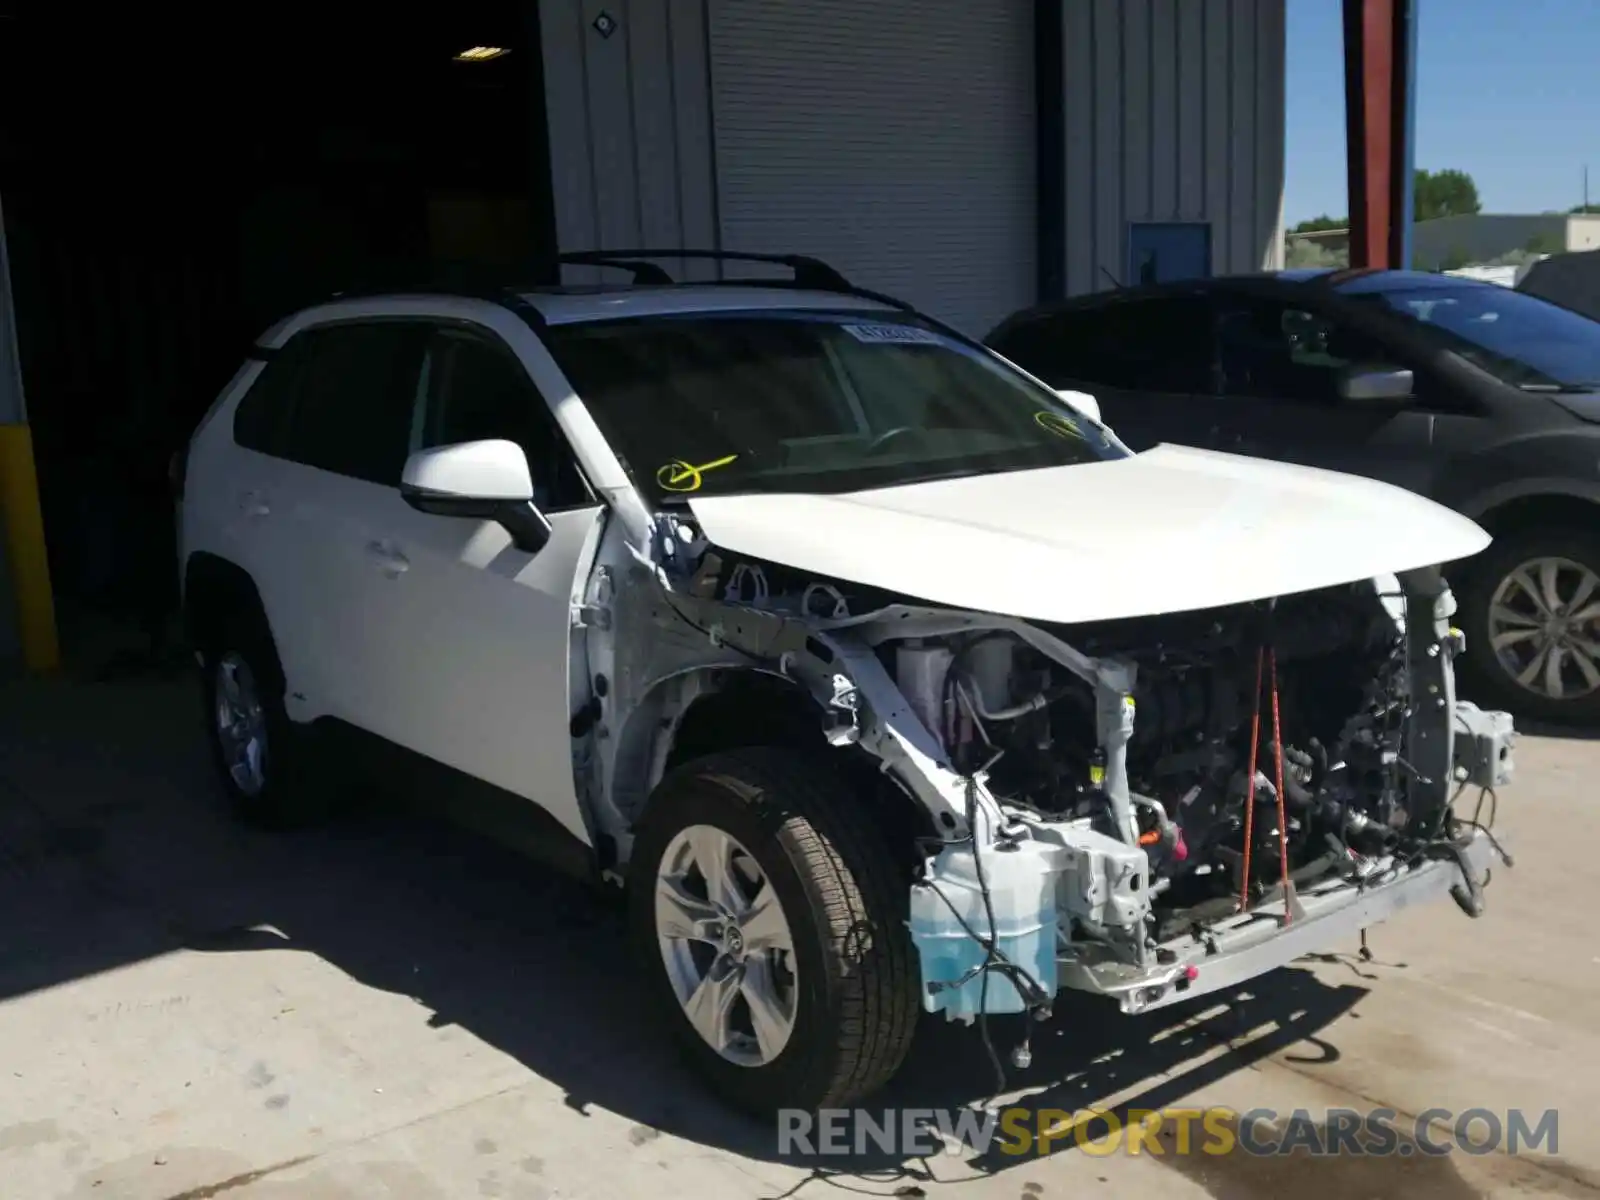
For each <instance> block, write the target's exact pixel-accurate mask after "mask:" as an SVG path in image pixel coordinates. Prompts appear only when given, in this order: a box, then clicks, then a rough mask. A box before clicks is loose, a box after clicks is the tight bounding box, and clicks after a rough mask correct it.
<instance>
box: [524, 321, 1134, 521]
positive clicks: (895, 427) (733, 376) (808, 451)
mask: <svg viewBox="0 0 1600 1200" xmlns="http://www.w3.org/2000/svg"><path fill="white" fill-rule="evenodd" d="M543 336H544V339H545V342H546V344H547V345H548V346H549V347H550V352H551V354H552V355H554V357H555V359H556V362H557V363H558V364H559V365H560V367H561V369H562V371H563V372H565V374H566V376H567V379H568V380H569V381H570V382H571V383H572V386H573V388H574V389H575V390H576V392H577V394H578V395H579V396H580V397H581V398H582V399H583V402H584V404H585V406H586V407H587V408H588V409H589V412H590V413H591V415H592V416H593V417H594V420H595V423H596V424H598V425H599V426H600V429H601V431H602V432H603V433H604V434H605V435H606V437H607V439H608V440H609V441H610V442H611V445H612V448H613V449H614V450H615V451H616V453H617V455H618V457H619V458H621V459H622V463H623V466H624V468H626V470H627V471H628V473H629V475H630V476H631V477H632V479H633V480H634V483H635V485H636V486H637V487H639V488H640V490H641V491H642V492H644V493H645V495H646V496H648V497H650V498H651V499H652V500H653V501H654V502H655V503H663V502H671V501H673V500H682V499H684V498H685V497H686V496H688V495H701V496H707V495H727V494H730V493H735V492H756V491H759V492H845V491H857V490H861V489H865V488H876V487H886V486H890V485H893V484H902V483H914V482H921V481H925V480H931V479H948V478H952V477H956V476H962V475H978V474H984V473H988V472H995V471H1018V470H1025V469H1028V468H1034V467H1053V466H1061V465H1064V464H1073V463H1087V462H1096V461H1100V460H1103V459H1111V458H1122V457H1125V456H1126V454H1127V451H1126V450H1124V449H1122V448H1121V447H1120V446H1119V445H1118V444H1117V443H1116V442H1114V441H1112V440H1111V439H1110V438H1108V437H1107V436H1106V434H1105V433H1104V432H1103V431H1102V430H1101V429H1100V428H1099V427H1098V426H1096V425H1095V424H1094V423H1093V422H1091V421H1089V420H1086V419H1085V418H1084V417H1082V416H1081V415H1080V414H1078V413H1077V412H1076V411H1075V410H1074V409H1072V408H1070V407H1068V406H1067V405H1066V404H1065V403H1064V402H1062V401H1061V400H1060V399H1059V398H1058V397H1057V396H1056V395H1055V393H1053V392H1051V391H1049V390H1048V389H1045V388H1043V387H1040V386H1039V385H1038V384H1035V383H1033V382H1032V381H1031V380H1029V379H1027V378H1026V377H1024V376H1022V375H1020V374H1018V373H1017V372H1015V371H1013V370H1011V369H1010V368H1008V367H1006V366H1005V365H1004V364H1002V363H999V362H997V361H995V360H994V359H993V358H991V357H989V356H988V355H987V354H985V353H984V352H983V351H981V350H978V349H974V348H971V347H968V346H966V345H964V344H962V343H961V342H959V341H957V340H955V339H954V338H949V337H946V336H945V335H944V334H941V333H938V332H936V331H934V330H932V329H930V328H928V327H927V326H925V325H923V324H921V323H919V322H917V321H916V320H915V319H914V318H902V317H900V316H898V315H894V316H881V315H879V314H876V313H872V314H866V313H859V312H858V313H819V312H760V313H752V314H723V313H718V314H716V315H712V316H708V315H706V314H703V313H698V314H691V315H687V316H658V317H650V318H648V319H642V320H630V321H596V322H585V323H581V324H572V325H559V326H556V327H555V328H552V329H549V330H545V331H544V332H543Z"/></svg>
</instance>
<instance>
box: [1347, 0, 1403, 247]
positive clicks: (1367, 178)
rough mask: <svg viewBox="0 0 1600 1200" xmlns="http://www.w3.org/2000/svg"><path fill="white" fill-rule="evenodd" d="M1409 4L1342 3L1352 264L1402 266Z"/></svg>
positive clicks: (1396, 0) (1389, 0) (1395, 0)
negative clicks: (1405, 35) (1405, 34)
mask: <svg viewBox="0 0 1600 1200" xmlns="http://www.w3.org/2000/svg"><path fill="white" fill-rule="evenodd" d="M1409 9H1410V5H1409V4H1408V3H1406V0H1344V96H1345V133H1346V141H1347V145H1348V154H1349V164H1348V170H1349V180H1350V265H1351V266H1352V267H1394V266H1399V265H1400V254H1401V251H1400V247H1401V244H1402V240H1403V239H1402V237H1401V236H1400V235H1401V234H1402V233H1403V229H1402V227H1401V222H1402V221H1403V219H1404V215H1403V214H1404V208H1405V205H1404V204H1403V198H1404V196H1405V192H1404V191H1403V190H1402V189H1403V188H1409V187H1410V182H1411V181H1410V180H1409V178H1407V176H1408V175H1409V169H1408V168H1407V166H1406V158H1407V157H1408V156H1407V155H1406V142H1407V133H1408V126H1409V120H1408V118H1409V112H1408V109H1407V93H1408V90H1409V88H1408V84H1409V83H1410V80H1409V79H1408V78H1407V76H1408V73H1409V72H1408V70H1407V68H1408V67H1409V65H1410V64H1409V62H1408V59H1407V56H1406V54H1405V52H1404V49H1403V47H1404V46H1405V43H1404V42H1403V41H1401V40H1400V38H1399V37H1398V35H1399V34H1401V33H1403V31H1404V29H1405V23H1406V21H1407V18H1408V16H1409Z"/></svg>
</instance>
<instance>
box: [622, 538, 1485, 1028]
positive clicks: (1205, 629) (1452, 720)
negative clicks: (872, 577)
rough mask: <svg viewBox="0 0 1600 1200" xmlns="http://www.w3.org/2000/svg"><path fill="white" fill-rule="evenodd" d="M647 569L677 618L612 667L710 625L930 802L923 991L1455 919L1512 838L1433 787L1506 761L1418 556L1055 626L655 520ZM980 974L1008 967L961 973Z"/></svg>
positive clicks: (1027, 984) (1137, 987) (1049, 985)
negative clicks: (876, 583) (1301, 934)
mask: <svg viewBox="0 0 1600 1200" xmlns="http://www.w3.org/2000/svg"><path fill="white" fill-rule="evenodd" d="M648 565H649V566H650V568H651V569H652V570H653V572H654V573H655V574H656V577H657V582H659V583H661V584H662V585H663V594H662V599H663V600H664V601H665V603H664V605H658V606H656V607H655V609H654V611H653V619H654V621H655V622H656V624H658V625H660V626H663V627H667V628H670V629H671V630H672V631H673V634H674V637H675V638H680V637H681V638H683V639H685V641H684V642H683V643H677V642H671V643H670V644H669V643H658V644H657V645H656V646H655V647H654V648H653V650H652V651H651V653H652V662H651V665H650V666H649V667H648V668H645V669H643V670H641V671H638V672H634V673H635V674H638V675H641V676H645V677H657V678H661V677H670V678H674V679H689V678H691V676H690V675H689V674H688V673H686V672H685V671H684V669H683V667H682V665H681V662H682V661H684V660H685V654H686V651H684V650H681V649H676V648H674V647H675V646H678V645H686V644H688V643H693V644H698V645H699V646H702V647H704V646H706V645H707V644H708V643H709V645H710V646H712V647H714V648H715V649H716V650H717V652H718V653H719V654H720V655H721V657H722V658H723V660H724V661H726V662H728V663H729V664H731V665H735V666H741V665H742V666H748V667H753V668H756V669H760V670H764V671H769V672H772V673H775V674H776V675H779V676H781V677H783V678H785V679H789V680H793V681H795V682H797V683H799V684H800V685H802V686H803V687H804V688H805V689H806V690H807V691H808V692H809V693H810V694H811V696H812V698H813V700H814V701H815V703H816V705H817V709H818V711H819V713H820V716H821V723H822V726H823V732H824V734H825V735H826V738H827V741H828V742H829V743H831V744H832V745H834V746H836V747H853V748H855V749H856V750H857V751H861V750H864V751H866V752H867V753H869V754H871V755H872V756H874V757H875V758H876V759H878V760H879V761H878V766H879V769H880V770H881V771H882V773H883V774H884V775H886V776H887V777H889V778H890V779H892V780H893V781H894V782H895V783H896V784H897V785H898V786H900V787H901V788H902V789H903V790H904V791H905V792H906V793H908V794H909V795H910V796H912V797H913V799H914V800H915V801H916V802H917V803H919V804H920V805H921V806H922V807H923V808H924V809H925V810H926V811H927V812H928V814H929V815H930V817H931V818H932V819H933V824H934V826H935V827H936V829H937V830H938V836H937V838H935V839H933V840H932V841H931V842H930V844H928V845H926V846H924V850H925V852H926V853H927V856H928V857H927V859H926V864H925V868H924V870H923V872H922V876H921V878H920V879H919V881H918V882H917V884H916V885H915V886H914V894H913V914H912V927H913V936H914V938H922V939H923V940H922V941H921V942H919V950H920V951H921V952H922V955H923V967H924V975H925V983H926V984H927V986H928V996H927V997H926V998H925V1002H926V1007H928V1008H929V1009H930V1010H938V1009H941V1008H942V1009H944V1010H945V1011H946V1013H947V1015H951V1016H958V1017H963V1018H970V1017H971V1016H972V1015H973V1014H974V1013H975V1012H976V1013H983V1012H996V1011H1023V1010H1029V1009H1032V1010H1040V1009H1043V1008H1044V1007H1046V1006H1047V1005H1048V1001H1049V997H1050V996H1051V995H1053V994H1054V992H1055V990H1056V989H1057V987H1059V986H1063V985H1065V986H1074V987H1081V988H1086V989H1088V990H1093V991H1100V992H1104V993H1107V994H1112V995H1116V996H1118V997H1119V998H1120V999H1121V1001H1122V1004H1123V1007H1124V1008H1125V1009H1126V1010H1128V1011H1136V1010H1138V1009H1141V1008H1144V1007H1149V1006H1153V1005H1157V1004H1164V1003H1169V1002H1172V1001H1173V1000H1175V999H1177V998H1178V997H1179V995H1180V994H1182V993H1184V992H1186V991H1189V990H1190V987H1189V985H1190V984H1192V983H1193V982H1194V980H1195V978H1196V975H1197V972H1198V970H1199V969H1200V968H1199V967H1197V966H1196V965H1195V964H1196V962H1205V963H1206V964H1207V966H1206V968H1205V969H1206V970H1208V971H1210V972H1211V973H1212V975H1213V976H1214V977H1215V980H1221V981H1225V980H1227V979H1232V978H1244V977H1248V976H1249V975H1250V974H1259V973H1260V971H1261V970H1266V969H1271V967H1272V966H1276V965H1281V962H1282V961H1288V958H1292V957H1294V954H1295V953H1296V951H1294V950H1293V948H1292V945H1291V942H1292V939H1289V938H1288V937H1287V933H1288V930H1287V927H1288V926H1289V925H1291V924H1292V923H1294V922H1297V921H1298V922H1300V923H1301V925H1303V926H1307V927H1308V928H1309V927H1314V926H1316V925H1317V924H1318V922H1321V926H1322V929H1323V933H1324V936H1332V935H1333V930H1334V928H1335V925H1336V923H1337V922H1336V921H1334V920H1333V919H1332V918H1333V917H1334V916H1338V915H1339V914H1341V913H1342V914H1343V917H1342V918H1341V919H1343V920H1344V921H1345V922H1346V924H1348V923H1349V922H1351V921H1359V922H1360V923H1359V924H1358V925H1355V926H1352V927H1351V929H1365V927H1366V924H1367V923H1370V921H1375V920H1381V919H1383V917H1384V916H1386V915H1387V914H1388V912H1389V911H1391V910H1392V909H1393V908H1395V907H1399V906H1401V905H1403V904H1404V903H1409V902H1411V900H1412V899H1415V898H1417V896H1419V895H1421V894H1422V891H1423V890H1427V891H1428V894H1430V895H1431V894H1432V893H1433V892H1439V893H1440V894H1442V893H1443V891H1445V890H1448V891H1449V893H1450V894H1451V895H1453V896H1454V897H1455V899H1456V901H1457V903H1458V904H1459V905H1460V906H1461V907H1462V908H1463V909H1465V910H1467V911H1468V912H1469V913H1471V914H1472V915H1477V913H1478V911H1480V910H1481V906H1482V893H1481V886H1482V883H1483V882H1484V881H1486V875H1487V873H1486V870H1485V869H1484V868H1483V865H1482V864H1483V861H1484V860H1485V856H1486V855H1487V853H1488V850H1487V849H1486V847H1485V846H1484V844H1483V843H1484V842H1485V841H1488V842H1490V843H1493V845H1494V848H1495V850H1496V851H1498V852H1500V853H1501V855H1502V857H1503V858H1505V861H1507V862H1508V863H1509V861H1510V860H1509V856H1505V855H1504V852H1503V851H1500V848H1499V845H1498V843H1495V842H1493V835H1492V834H1491V833H1489V831H1488V829H1487V827H1486V824H1485V823H1483V822H1480V821H1479V820H1478V819H1477V818H1476V817H1471V818H1465V819H1463V818H1461V817H1460V816H1458V815H1457V814H1456V813H1455V812H1454V810H1453V809H1452V803H1453V801H1454V800H1455V798H1456V797H1457V796H1458V795H1459V794H1460V790H1461V789H1464V788H1465V787H1467V786H1471V785H1475V786H1476V787H1478V788H1480V789H1492V788H1493V787H1495V786H1496V785H1497V784H1501V783H1504V782H1506V781H1507V780H1508V779H1509V777H1510V773H1511V759H1510V748H1511V742H1512V737H1513V734H1512V730H1511V724H1510V719H1509V717H1507V716H1506V714H1503V713H1484V712H1481V711H1479V710H1478V709H1476V708H1475V707H1474V706H1472V705H1470V704H1466V703H1458V702H1457V701H1456V700H1455V697H1454V689H1453V675H1452V670H1451V660H1452V659H1453V657H1454V655H1455V654H1456V653H1457V652H1458V651H1459V649H1460V643H1461V638H1460V634H1459V633H1458V632H1457V631H1455V630H1454V629H1452V628H1451V627H1450V625H1449V620H1448V618H1449V615H1450V613H1451V611H1452V610H1453V600H1452V599H1451V597H1450V593H1449V591H1448V588H1447V587H1445V585H1444V582H1443V579H1442V577H1441V576H1440V574H1439V572H1438V571H1437V570H1433V569H1429V570H1425V571H1415V572H1409V573H1407V574H1406V575H1404V576H1399V577H1397V576H1394V575H1390V576H1380V577H1377V578H1374V579H1368V580H1362V581H1358V582H1353V583H1349V584H1344V585H1340V586H1337V587H1332V588H1323V589H1319V590H1315V591H1310V592H1305V593H1301V594H1297V595H1291V596H1284V597H1278V598H1270V599H1264V600H1256V601H1251V602H1247V603H1241V604H1235V605H1229V606H1226V607H1221V608H1213V609H1205V610H1196V611H1188V612H1176V613H1169V614H1165V615H1155V616H1148V617H1136V618H1129V619H1120V620H1113V621H1105V622H1098V623H1084V624H1075V625H1055V626H1052V625H1048V624H1045V623H1041V622H1037V621H1035V622H1025V621H1022V620H1019V619H1013V618H1008V617H1004V616H1000V615H996V614H987V613H970V612H963V611H958V610H951V609H944V608H940V607H937V606H933V605H927V604H923V603H920V602H917V601H914V600H910V599H908V598H906V597H903V596H898V595H894V594H891V593H883V592H880V591H876V590H874V589H869V588H865V587H859V586H854V585H851V584H849V583H847V582H844V581H840V580H833V579H827V580H822V579H816V578H813V577H810V576H809V575H807V574H806V573H802V572H797V571H793V570H791V569H789V568H786V567H783V566H781V565H778V564H774V563H771V562H763V561H755V560H750V559H746V558H741V557H736V556H732V555H725V554H723V553H722V552H720V551H719V550H717V549H716V548H715V547H712V546H709V545H708V544H707V543H705V542H704V541H703V540H702V539H700V538H699V536H698V533H697V531H696V530H695V529H694V527H693V526H692V525H689V524H688V523H686V522H682V521H679V520H677V519H675V518H664V519H663V523H662V526H661V528H660V529H659V530H658V543H657V546H656V553H655V556H654V558H653V560H652V561H651V562H650V563H649V564H648ZM620 594H622V595H628V594H637V593H634V592H633V590H632V589H621V592H620ZM664 647H665V648H664ZM675 660H676V662H677V665H674V661H675ZM663 668H666V670H663ZM617 670H618V678H619V680H621V679H625V678H626V677H627V676H628V675H629V674H630V672H629V671H628V670H626V669H624V668H622V667H620V666H619V667H618V669H617ZM674 672H675V673H674ZM700 686H707V687H715V686H719V685H717V684H715V683H706V684H703V685H702V684H695V685H694V687H696V688H697V687H700ZM695 694H696V693H695V692H694V690H693V688H689V689H688V690H685V691H683V692H682V693H681V696H682V698H683V699H682V702H683V703H684V704H685V705H686V704H688V703H691V702H692V700H693V698H694V695H695ZM613 700H615V701H618V702H621V703H626V702H627V697H625V696H624V697H613ZM674 703H675V702H672V701H667V702H663V707H662V708H661V709H659V710H655V709H652V710H650V712H649V713H648V720H649V723H650V724H651V727H652V728H658V729H662V730H667V731H670V730H671V728H672V726H673V721H674V716H673V704H674ZM662 736H663V737H670V732H668V733H667V734H664V735H662ZM651 753H652V754H653V756H654V757H655V759H656V760H657V761H660V759H661V757H662V754H663V750H662V748H661V747H660V746H657V747H656V748H655V749H654V750H653V751H651ZM613 773H615V769H614V768H613ZM1479 834H1481V835H1482V836H1481V837H1480V836H1479ZM1425 867H1434V868H1438V869H1437V870H1432V871H1431V872H1429V871H1426V870H1424V869H1423V868H1425ZM1424 884H1426V889H1424V887H1423V885H1424ZM919 888H920V889H922V892H923V893H926V892H928V891H931V892H932V893H934V894H935V897H936V898H935V900H933V901H921V900H920V897H919V893H918V892H917V890H916V889H919ZM1406 888H1411V889H1412V894H1411V895H1409V896H1402V895H1401V893H1402V892H1403V891H1404V890H1405V889H1406ZM919 902H921V903H922V908H921V909H920V910H919V907H918V905H919ZM946 910H948V913H949V914H954V924H953V925H952V924H951V922H950V921H949V920H947V919H946V916H947V914H946ZM919 911H920V912H921V914H922V918H920V919H922V923H923V926H924V927H923V928H922V930H921V932H920V933H919V915H918V914H919ZM1262 917H1267V918H1269V919H1268V920H1267V921H1266V922H1265V923H1264V924H1263V922H1262V921H1261V920H1260V919H1259V918H1262ZM1324 918H1327V919H1324ZM1030 919H1031V924H1030ZM941 922H942V924H941ZM985 922H987V925H988V930H987V931H984V930H982V929H980V928H976V927H975V926H978V925H982V924H984V923H985ZM930 929H931V930H933V932H929V930H930ZM1008 930H1009V931H1010V932H1007V931H1008ZM1349 931H1351V930H1350V929H1347V930H1345V932H1349ZM941 937H942V938H947V939H954V940H955V941H958V942H963V943H970V946H969V947H967V948H966V949H962V948H959V947H958V948H954V949H952V943H951V942H948V941H947V942H940V941H939V940H938V939H939V938H941ZM1267 940H1276V941H1277V942H1278V947H1277V949H1276V950H1275V951H1273V953H1275V954H1278V955H1279V956H1280V957H1279V958H1277V959H1275V960H1272V961H1268V960H1267V959H1263V958H1262V957H1261V952H1260V947H1261V945H1262V943H1263V942H1264V941H1267ZM971 947H977V951H976V953H977V957H976V959H974V958H973V956H972V953H969V952H968V951H969V950H970V948H971ZM1252 947H1254V949H1252ZM1307 948H1315V947H1312V946H1308V947H1307ZM1298 952H1303V951H1298ZM1230 954H1232V955H1233V958H1232V959H1229V955H1230ZM1282 955H1287V956H1288V957H1287V958H1285V957H1281V956H1282ZM1270 957H1271V956H1270V955H1269V956H1268V958H1270ZM997 960H999V961H998V962H997ZM1013 960H1019V961H1013ZM1020 960H1028V962H1027V963H1022V962H1021V961H1020ZM1058 960H1059V961H1058ZM1224 960H1227V961H1228V964H1229V965H1227V966H1221V965H1218V964H1221V963H1222V962H1223V961H1224ZM1029 964H1031V965H1029ZM1001 967H1003V968H1004V970H1003V971H1002V974H1004V975H1005V977H1006V984H1007V986H1003V987H1001V986H997V987H994V988H990V987H989V986H988V984H987V982H984V986H983V987H982V988H981V989H979V988H977V987H976V984H975V983H974V981H981V980H983V977H984V976H985V975H986V973H987V972H989V971H992V970H997V969H1000V968H1001ZM1058 967H1059V973H1058ZM952 975H953V976H954V978H951V976H952ZM1215 980H1214V981H1213V983H1212V984H1211V985H1210V986H1211V987H1215V986H1221V984H1220V983H1218V982H1216V981H1215ZM969 985H971V986H969ZM1199 990H1202V991H1203V990H1210V988H1201V989H1199ZM991 993H992V994H991Z"/></svg>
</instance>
